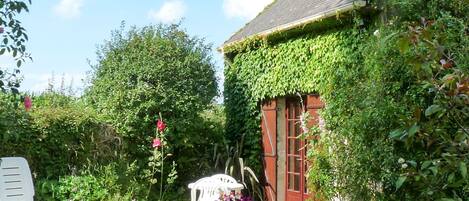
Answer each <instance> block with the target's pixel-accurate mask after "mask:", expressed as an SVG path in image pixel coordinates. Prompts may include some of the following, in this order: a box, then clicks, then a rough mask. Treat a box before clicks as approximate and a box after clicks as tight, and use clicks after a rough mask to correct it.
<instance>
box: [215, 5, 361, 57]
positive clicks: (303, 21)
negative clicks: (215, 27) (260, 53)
mask: <svg viewBox="0 0 469 201" xmlns="http://www.w3.org/2000/svg"><path fill="white" fill-rule="evenodd" d="M365 6H366V1H365V0H359V1H354V2H352V3H348V4H345V5H343V6H341V7H338V8H335V9H331V10H328V11H324V12H320V13H318V14H316V15H311V16H308V17H305V18H303V19H299V20H296V21H293V22H290V23H287V24H283V25H280V26H277V27H274V28H272V29H268V30H265V31H262V32H260V33H257V34H254V35H251V36H248V37H245V38H242V39H240V40H237V41H233V42H230V43H227V44H222V45H221V46H220V47H219V48H217V49H218V51H219V52H221V53H223V52H224V49H225V48H226V47H228V46H232V45H234V44H237V43H241V42H243V41H245V40H246V39H248V38H252V37H259V36H261V37H265V36H268V35H271V34H273V33H275V32H283V31H288V30H290V29H294V28H296V27H299V26H302V25H304V24H309V23H313V22H316V21H319V20H322V19H325V18H328V17H332V16H334V15H337V14H340V13H345V12H348V11H351V10H354V9H355V8H357V7H358V8H361V7H365Z"/></svg>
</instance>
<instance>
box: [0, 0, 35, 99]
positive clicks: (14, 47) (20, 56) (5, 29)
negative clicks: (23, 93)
mask: <svg viewBox="0 0 469 201" xmlns="http://www.w3.org/2000/svg"><path fill="white" fill-rule="evenodd" d="M28 4H31V0H27V1H26V0H1V1H0V35H2V43H1V45H0V56H1V55H4V54H9V55H11V56H12V57H13V58H14V59H15V61H16V67H15V68H13V69H10V71H11V72H10V71H8V70H7V69H0V89H1V91H2V92H5V91H6V90H8V89H9V90H11V91H12V92H13V93H18V87H19V80H18V79H17V78H16V76H17V75H18V73H19V72H20V70H19V67H20V66H21V64H23V63H24V62H25V61H26V59H31V57H30V55H29V53H27V52H26V45H25V43H26V41H27V40H28V35H27V34H26V30H25V29H24V28H23V26H22V25H21V22H20V20H18V18H19V16H18V15H19V14H21V12H23V11H26V12H29V9H28Z"/></svg>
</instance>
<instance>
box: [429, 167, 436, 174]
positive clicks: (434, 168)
mask: <svg viewBox="0 0 469 201" xmlns="http://www.w3.org/2000/svg"><path fill="white" fill-rule="evenodd" d="M428 169H429V170H431V171H432V172H433V175H436V174H438V167H436V166H433V167H430V168H428Z"/></svg>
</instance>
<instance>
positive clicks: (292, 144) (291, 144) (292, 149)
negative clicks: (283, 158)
mask: <svg viewBox="0 0 469 201" xmlns="http://www.w3.org/2000/svg"><path fill="white" fill-rule="evenodd" d="M295 152H296V151H295V139H291V138H290V139H288V154H296V153H295Z"/></svg>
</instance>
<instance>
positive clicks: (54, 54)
mask: <svg viewBox="0 0 469 201" xmlns="http://www.w3.org/2000/svg"><path fill="white" fill-rule="evenodd" d="M271 1H272V0H203V1H201V0H139V1H122V0H47V1H44V0H37V1H35V0H33V4H32V5H31V6H30V12H29V13H25V14H22V16H21V20H22V22H23V26H24V27H25V28H26V29H27V32H28V35H29V42H28V43H27V47H28V51H29V52H30V53H31V54H32V57H33V60H34V61H33V62H29V63H26V64H25V65H23V66H22V67H21V71H22V75H23V76H24V81H23V82H22V86H21V90H22V91H30V92H40V91H43V90H44V89H46V87H47V83H48V80H49V79H51V76H52V74H54V75H55V76H54V77H55V79H54V80H55V85H56V86H59V85H60V82H61V79H62V77H64V78H65V85H69V84H70V82H71V80H72V79H73V86H74V88H75V89H76V90H77V91H80V90H82V89H83V83H82V81H81V80H82V79H84V78H85V76H86V73H87V72H88V71H90V70H91V68H90V65H89V64H88V60H89V61H90V62H91V63H95V62H96V56H95V52H96V46H97V45H99V44H102V43H103V41H104V40H106V39H109V38H110V35H111V34H110V33H111V31H112V30H114V29H118V28H119V26H120V24H121V21H123V20H124V21H125V22H126V25H127V27H128V26H132V25H136V26H139V27H141V26H145V25H149V24H156V23H160V22H161V23H172V22H177V21H179V20H180V19H183V21H182V26H183V27H184V28H185V29H186V30H187V31H188V32H189V34H191V35H196V36H199V37H204V38H206V41H207V42H210V43H212V44H213V47H214V49H215V48H216V47H218V46H220V45H221V44H222V43H223V41H224V40H226V39H228V38H229V37H230V36H231V34H233V33H234V32H235V31H237V30H238V29H240V28H241V27H242V26H243V25H244V24H245V23H247V22H248V21H249V20H250V19H252V18H253V17H254V16H255V15H257V13H258V12H260V11H261V10H262V9H263V8H264V6H266V5H267V4H269V3H270V2H271ZM213 52H214V53H213V57H214V61H215V63H216V65H217V71H218V73H217V75H218V76H219V78H220V79H222V78H223V77H222V68H223V61H222V57H221V55H220V54H219V53H217V52H216V51H215V50H214V51H213ZM11 63H12V62H11V59H9V58H6V57H5V56H2V57H0V65H1V66H5V65H10V66H12V64H11Z"/></svg>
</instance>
